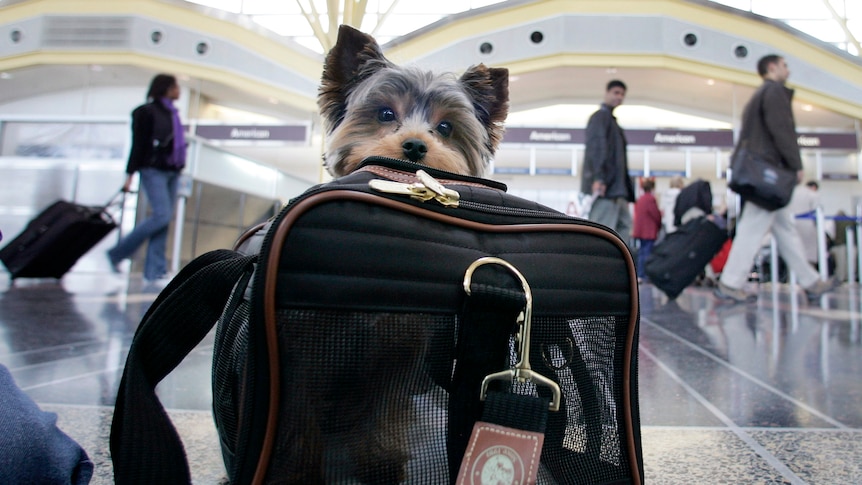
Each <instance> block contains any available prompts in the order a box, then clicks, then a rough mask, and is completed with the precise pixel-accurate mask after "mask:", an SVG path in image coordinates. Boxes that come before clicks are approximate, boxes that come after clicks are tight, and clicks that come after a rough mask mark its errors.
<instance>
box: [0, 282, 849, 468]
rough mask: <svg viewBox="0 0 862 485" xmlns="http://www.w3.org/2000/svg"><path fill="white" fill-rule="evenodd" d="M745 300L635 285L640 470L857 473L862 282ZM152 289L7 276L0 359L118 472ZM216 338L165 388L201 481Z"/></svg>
mask: <svg viewBox="0 0 862 485" xmlns="http://www.w3.org/2000/svg"><path fill="white" fill-rule="evenodd" d="M757 289H758V290H759V298H758V300H757V301H756V302H753V303H748V304H726V303H721V302H719V301H717V300H716V299H715V298H714V297H713V295H712V293H711V291H710V289H708V288H695V287H693V288H689V289H687V290H686V291H685V293H683V294H682V295H681V296H680V297H679V298H678V299H677V300H675V301H668V300H667V298H666V297H664V295H663V294H661V292H659V291H658V290H656V289H655V288H653V287H652V286H650V285H644V286H642V288H641V311H642V319H641V331H640V362H639V365H640V373H639V375H640V400H641V420H642V425H643V447H644V465H645V469H646V472H645V473H646V482H647V483H653V484H655V483H659V484H689V483H727V484H740V483H757V484H762V483H792V484H801V483H809V484H851V483H860V480H862V333H861V332H862V329H860V324H861V323H862V316H860V313H862V311H860V310H862V308H860V302H862V290H860V288H859V286H857V285H845V286H843V287H842V288H840V289H839V290H838V291H836V292H835V293H834V294H831V295H828V296H826V297H824V298H823V299H822V300H821V301H820V302H818V303H816V304H809V303H808V302H806V301H804V300H803V298H802V295H801V293H799V292H793V291H791V289H790V288H789V287H788V286H786V285H781V286H777V287H774V288H773V287H771V286H769V285H768V284H765V285H761V286H759V287H757ZM155 296H156V293H155V291H153V290H151V289H149V288H146V287H144V286H142V284H141V282H140V280H139V279H137V278H136V277H131V278H130V277H123V276H116V275H113V274H90V273H74V272H73V273H71V274H68V275H67V276H66V277H64V279H63V280H62V281H60V282H57V281H55V280H47V281H42V280H20V281H16V282H15V283H14V284H10V282H9V280H8V276H6V275H3V276H0V363H2V364H4V365H6V366H7V367H8V368H9V369H10V371H11V373H12V375H13V376H14V378H15V379H16V381H17V383H18V385H19V386H20V387H21V388H22V389H24V391H25V392H27V393H28V394H29V395H30V396H31V397H32V398H33V399H34V400H35V401H36V402H37V403H39V405H40V406H41V407H42V408H43V409H45V410H47V411H52V412H56V413H57V414H58V415H59V426H60V428H61V429H63V430H64V431H65V432H66V433H67V434H69V435H70V436H72V437H73V438H74V439H75V440H77V441H78V442H79V443H80V444H81V445H82V446H83V447H84V448H85V449H86V450H87V452H88V453H89V455H90V457H91V459H93V461H94V462H95V463H96V471H95V476H94V479H93V481H92V482H91V483H94V484H104V483H112V481H113V480H112V472H111V462H110V458H109V456H108V450H107V439H108V438H107V437H108V433H109V427H110V418H111V411H112V407H111V405H112V403H113V400H114V395H115V393H116V386H117V384H118V382H119V378H120V375H121V373H122V366H123V363H124V360H125V355H126V352H127V350H128V346H129V343H130V341H131V337H132V335H133V332H134V330H135V328H136V326H137V324H138V322H139V320H140V318H141V316H142V315H143V312H144V311H146V309H147V307H148V306H149V304H150V303H151V302H152V301H153V299H154V298H155ZM211 353H212V340H211V337H210V338H208V339H207V340H205V341H204V342H203V343H201V345H199V346H198V347H197V349H196V350H195V351H194V352H193V353H192V355H191V356H190V357H189V358H187V359H186V361H185V362H183V364H181V366H180V367H179V368H178V369H177V370H176V371H174V373H172V374H171V375H170V376H168V378H167V379H166V380H165V381H164V382H163V383H162V384H161V385H160V386H159V394H160V397H161V400H162V402H163V403H164V404H165V406H166V408H168V409H169V412H170V414H171V415H172V417H173V420H174V423H175V424H176V425H177V427H178V429H179V430H180V433H181V435H182V436H183V439H184V441H185V445H186V449H187V452H188V454H189V456H191V457H193V463H192V470H193V476H194V480H195V483H200V484H213V483H219V482H220V481H221V479H222V477H223V469H222V467H221V461H220V453H219V449H218V444H217V442H218V441H217V437H216V434H215V430H214V427H213V424H212V418H211V415H210V412H209V408H210V389H209V386H210V381H209V367H210V357H211Z"/></svg>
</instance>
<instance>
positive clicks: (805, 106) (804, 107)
mask: <svg viewBox="0 0 862 485" xmlns="http://www.w3.org/2000/svg"><path fill="white" fill-rule="evenodd" d="M802 111H814V106H811V105H810V104H803V105H802Z"/></svg>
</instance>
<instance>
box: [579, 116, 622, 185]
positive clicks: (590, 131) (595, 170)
mask: <svg viewBox="0 0 862 485" xmlns="http://www.w3.org/2000/svg"><path fill="white" fill-rule="evenodd" d="M626 148H627V143H626V136H625V133H624V132H623V129H622V128H620V125H618V124H617V119H616V118H615V117H614V115H613V111H612V110H611V108H609V107H608V106H607V105H605V104H602V107H601V109H599V110H598V111H596V112H595V113H593V115H592V116H590V120H589V122H588V123H587V129H586V149H585V150H584V168H583V173H582V174H581V192H583V193H585V194H590V193H592V186H593V181H596V180H600V181H602V182H603V183H604V184H605V186H606V190H605V197H608V198H617V197H622V198H624V199H626V200H628V201H629V202H634V201H635V191H634V184H633V183H632V179H631V177H630V176H629V166H628V157H627V155H626Z"/></svg>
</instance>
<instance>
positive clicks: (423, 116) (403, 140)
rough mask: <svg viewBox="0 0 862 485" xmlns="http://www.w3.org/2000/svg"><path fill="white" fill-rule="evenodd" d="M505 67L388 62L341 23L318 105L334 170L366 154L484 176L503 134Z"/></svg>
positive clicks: (340, 171)
mask: <svg viewBox="0 0 862 485" xmlns="http://www.w3.org/2000/svg"><path fill="white" fill-rule="evenodd" d="M508 101H509V71H508V70H507V69H503V68H489V67H486V66H485V65H483V64H479V65H477V66H472V67H470V68H469V69H467V71H465V72H464V74H462V75H461V76H460V77H458V76H456V75H454V74H452V73H441V74H435V73H433V72H429V71H427V70H424V69H421V68H418V67H415V66H396V65H395V64H393V63H392V62H390V61H389V60H388V59H386V57H384V55H383V52H382V50H381V48H380V46H379V45H378V44H377V42H376V41H375V40H374V38H373V37H371V36H369V35H367V34H364V33H362V32H359V31H358V30H355V29H353V28H351V27H348V26H341V28H340V29H339V31H338V40H337V42H336V44H335V46H334V47H333V48H332V50H330V52H329V53H328V54H327V56H326V60H325V64H324V70H323V76H322V79H321V86H320V92H319V96H318V106H319V108H320V114H321V116H322V118H323V120H324V126H325V128H326V134H327V148H326V152H325V154H324V164H325V165H326V167H327V169H328V170H329V172H330V173H331V174H332V175H334V176H341V175H345V174H347V173H350V172H352V171H353V170H355V169H356V167H357V166H358V165H359V164H360V163H361V162H362V160H364V159H365V158H366V157H368V156H372V155H377V156H385V157H390V158H398V159H407V160H411V161H413V162H418V163H422V164H425V165H428V166H430V167H434V168H438V169H441V170H446V171H449V172H453V173H458V174H463V175H473V176H484V175H485V170H486V168H487V166H488V164H489V162H490V160H491V158H492V157H493V155H494V152H495V150H496V149H497V146H498V145H499V143H500V140H501V139H502V137H503V131H504V127H503V123H504V121H505V120H506V116H507V114H508V109H509V102H508Z"/></svg>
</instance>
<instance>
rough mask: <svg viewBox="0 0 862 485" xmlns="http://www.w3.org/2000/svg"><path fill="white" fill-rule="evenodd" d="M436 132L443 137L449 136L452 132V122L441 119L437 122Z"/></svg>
mask: <svg viewBox="0 0 862 485" xmlns="http://www.w3.org/2000/svg"><path fill="white" fill-rule="evenodd" d="M437 133H440V136H442V137H443V138H449V136H450V135H451V134H452V123H449V122H448V121H441V122H440V123H438V124H437Z"/></svg>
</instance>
